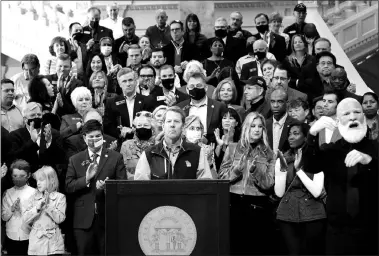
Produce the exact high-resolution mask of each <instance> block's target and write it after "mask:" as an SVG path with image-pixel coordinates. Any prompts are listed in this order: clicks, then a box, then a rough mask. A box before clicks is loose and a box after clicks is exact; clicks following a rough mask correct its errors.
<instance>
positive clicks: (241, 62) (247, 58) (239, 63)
mask: <svg viewBox="0 0 379 256" xmlns="http://www.w3.org/2000/svg"><path fill="white" fill-rule="evenodd" d="M266 58H267V59H269V60H276V58H275V56H274V54H272V53H271V52H267V54H266ZM256 60H257V59H256V58H255V56H250V55H249V54H248V55H245V56H243V57H241V58H239V59H238V61H237V63H236V72H237V74H238V77H239V78H241V72H242V67H243V65H245V64H246V63H249V62H252V61H256ZM257 69H258V76H263V73H262V69H261V64H260V63H259V61H257Z"/></svg>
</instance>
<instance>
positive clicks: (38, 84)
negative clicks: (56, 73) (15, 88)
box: [28, 75, 50, 106]
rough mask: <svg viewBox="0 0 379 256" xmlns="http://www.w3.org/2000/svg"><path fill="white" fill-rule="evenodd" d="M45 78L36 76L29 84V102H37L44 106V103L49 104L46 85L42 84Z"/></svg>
mask: <svg viewBox="0 0 379 256" xmlns="http://www.w3.org/2000/svg"><path fill="white" fill-rule="evenodd" d="M43 79H47V78H45V77H44V76H43V75H37V76H35V77H33V79H32V80H31V81H30V83H29V88H28V92H29V96H30V101H34V102H37V103H39V104H41V105H42V106H44V105H45V104H46V103H48V102H50V96H49V93H48V92H47V89H46V85H45V84H44V82H43Z"/></svg>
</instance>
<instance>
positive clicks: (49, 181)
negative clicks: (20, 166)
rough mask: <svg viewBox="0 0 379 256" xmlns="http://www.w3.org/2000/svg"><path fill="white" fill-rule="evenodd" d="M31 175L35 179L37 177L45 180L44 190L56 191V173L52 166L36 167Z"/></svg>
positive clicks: (57, 183) (57, 185) (57, 182)
mask: <svg viewBox="0 0 379 256" xmlns="http://www.w3.org/2000/svg"><path fill="white" fill-rule="evenodd" d="M33 177H34V178H35V179H36V180H37V179H39V178H41V179H43V180H46V190H47V191H48V192H49V193H51V192H54V191H58V187H59V181H58V175H57V173H56V171H55V170H54V169H53V167H51V166H48V165H45V166H43V167H42V168H40V169H38V170H37V171H36V172H35V173H34V174H33Z"/></svg>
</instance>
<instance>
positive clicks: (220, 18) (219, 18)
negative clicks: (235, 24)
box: [215, 17, 228, 24]
mask: <svg viewBox="0 0 379 256" xmlns="http://www.w3.org/2000/svg"><path fill="white" fill-rule="evenodd" d="M221 21H223V22H225V23H226V24H228V21H227V20H226V19H225V18H224V17H218V18H217V19H216V21H215V24H216V23H218V22H221Z"/></svg>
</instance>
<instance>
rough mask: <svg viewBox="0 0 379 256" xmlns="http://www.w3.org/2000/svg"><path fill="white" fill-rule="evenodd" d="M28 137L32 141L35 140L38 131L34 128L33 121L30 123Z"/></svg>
mask: <svg viewBox="0 0 379 256" xmlns="http://www.w3.org/2000/svg"><path fill="white" fill-rule="evenodd" d="M30 138H31V140H32V141H33V142H36V141H37V139H38V131H37V129H35V128H34V121H32V122H31V123H30Z"/></svg>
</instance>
